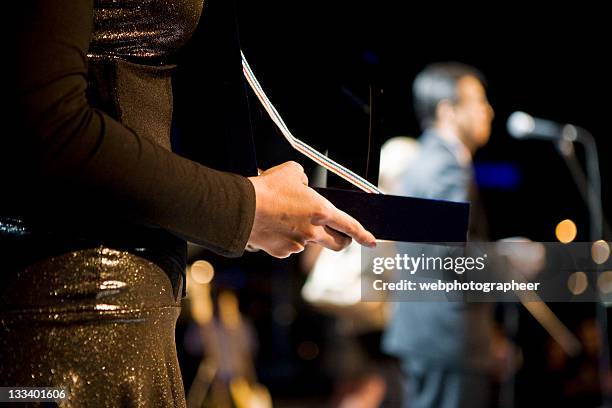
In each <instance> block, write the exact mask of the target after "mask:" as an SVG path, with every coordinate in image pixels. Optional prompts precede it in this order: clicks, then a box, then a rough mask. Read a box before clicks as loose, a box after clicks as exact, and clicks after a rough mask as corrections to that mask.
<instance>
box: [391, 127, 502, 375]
mask: <svg viewBox="0 0 612 408" xmlns="http://www.w3.org/2000/svg"><path fill="white" fill-rule="evenodd" d="M420 142H421V148H420V150H419V154H418V157H417V158H416V159H415V160H414V162H413V163H412V164H410V165H409V166H407V167H406V170H405V171H404V175H403V182H402V183H401V187H400V189H399V191H395V192H393V193H396V194H400V195H406V196H413V197H421V198H430V199H441V200H449V201H472V202H473V201H474V200H473V199H472V200H470V198H472V197H470V196H471V195H472V194H471V193H472V192H473V191H474V188H473V181H472V180H473V168H472V165H471V160H470V158H469V157H467V158H466V157H464V156H462V154H463V151H462V149H463V150H465V148H464V147H463V146H461V145H459V144H458V143H453V142H451V141H448V140H446V139H444V138H442V137H441V136H440V135H439V134H437V133H436V132H435V131H434V130H431V129H430V130H427V131H425V132H424V134H423V135H422V136H421V139H420ZM477 208H478V205H474V203H473V205H472V210H474V209H477ZM480 219H481V217H478V216H476V215H475V214H471V215H470V230H471V231H474V230H477V229H479V228H478V227H482V223H481V222H478V221H476V220H480ZM473 235H474V234H473V232H471V233H470V236H471V237H473ZM397 250H398V252H399V253H415V254H416V255H420V254H421V253H424V254H425V255H428V256H432V255H434V254H433V252H436V254H435V255H440V253H439V252H440V247H439V246H436V247H434V248H432V247H428V246H422V245H417V244H410V243H398V248H397ZM442 256H443V255H442ZM490 316H491V307H490V305H487V304H466V303H463V302H461V301H448V302H440V301H437V302H417V301H411V302H398V303H397V304H396V305H395V309H394V313H393V317H392V319H391V321H390V323H389V326H388V328H387V330H386V333H385V336H384V338H383V348H384V350H385V351H386V352H388V353H389V354H392V355H395V356H397V357H399V358H400V359H403V360H408V359H409V360H411V361H412V362H413V363H414V361H419V362H421V363H422V364H423V365H428V364H435V365H438V366H446V367H461V366H469V367H472V368H485V367H486V366H488V364H489V361H490V356H489V333H490V329H491V327H490V325H491V317H490Z"/></svg>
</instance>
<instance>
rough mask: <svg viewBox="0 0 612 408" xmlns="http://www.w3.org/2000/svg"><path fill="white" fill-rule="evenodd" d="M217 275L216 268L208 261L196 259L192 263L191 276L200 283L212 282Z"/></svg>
mask: <svg viewBox="0 0 612 408" xmlns="http://www.w3.org/2000/svg"><path fill="white" fill-rule="evenodd" d="M214 276H215V269H214V268H213V266H212V265H211V264H210V262H207V261H195V262H194V263H193V264H192V265H191V277H192V278H193V280H194V281H196V282H197V283H199V284H202V285H203V284H206V283H210V281H211V280H212V279H213V277H214Z"/></svg>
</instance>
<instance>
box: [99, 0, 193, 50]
mask: <svg viewBox="0 0 612 408" xmlns="http://www.w3.org/2000/svg"><path fill="white" fill-rule="evenodd" d="M202 6H203V0H96V1H95V2H94V32H93V36H92V39H91V43H90V46H89V51H90V53H91V54H93V55H101V56H116V57H120V58H123V59H126V60H132V61H134V60H137V59H149V60H150V59H165V58H167V57H169V56H171V55H172V54H173V53H175V52H176V50H178V49H179V48H180V47H182V46H183V45H184V44H185V43H186V42H187V40H188V39H189V37H190V36H191V34H192V33H193V31H194V30H195V28H196V25H197V23H198V20H199V19H200V14H201V12H202Z"/></svg>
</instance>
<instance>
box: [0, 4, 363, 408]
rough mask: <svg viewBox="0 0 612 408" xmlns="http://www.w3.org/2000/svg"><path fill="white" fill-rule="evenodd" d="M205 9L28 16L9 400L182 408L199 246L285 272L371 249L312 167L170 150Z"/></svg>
mask: <svg viewBox="0 0 612 408" xmlns="http://www.w3.org/2000/svg"><path fill="white" fill-rule="evenodd" d="M202 2H203V0H96V1H95V2H94V1H93V0H38V1H36V0H23V1H19V2H15V3H16V4H14V5H13V6H14V7H15V8H16V10H15V11H14V13H12V14H11V18H10V20H11V24H14V27H12V29H11V30H10V31H11V32H12V33H13V34H14V36H10V37H9V39H8V42H9V47H7V49H8V50H9V51H7V57H8V59H7V61H8V63H7V65H8V66H9V67H10V75H9V76H7V78H10V80H9V82H10V84H9V85H10V86H9V87H10V88H11V91H12V92H13V94H11V93H9V96H10V97H11V99H9V101H10V104H9V105H10V108H9V111H8V115H7V117H8V118H9V120H7V121H6V122H7V124H11V125H13V126H7V128H5V134H4V135H3V136H2V137H0V152H2V154H3V157H2V160H0V163H1V164H0V186H2V200H1V203H0V204H1V205H0V255H1V257H2V262H3V263H2V271H1V273H0V330H1V331H0V386H6V387H26V386H28V387H59V388H62V389H64V390H65V391H66V398H65V399H63V400H61V401H60V406H79V407H81V406H95V407H101V406H125V405H128V406H155V407H164V406H183V405H184V404H185V400H184V392H183V386H182V383H181V377H180V371H179V368H178V364H177V358H176V350H175V344H174V325H175V322H176V318H177V316H178V314H179V303H180V299H181V297H182V294H183V285H184V284H183V275H184V271H185V259H186V241H192V242H194V243H197V244H199V245H202V246H204V247H206V248H208V249H210V250H213V251H215V252H217V253H219V254H222V255H225V256H239V255H240V254H241V253H242V252H243V251H244V249H245V247H246V246H247V245H248V246H249V247H251V248H255V249H263V250H264V251H266V252H268V253H270V254H272V255H274V256H280V257H284V256H288V255H289V254H291V253H293V252H299V251H300V250H302V249H303V247H304V245H306V244H307V243H308V242H318V243H321V244H323V245H325V246H327V247H329V248H334V249H339V248H342V247H344V246H345V245H347V244H348V242H349V241H350V238H348V237H346V235H343V234H340V233H338V230H339V231H341V232H343V233H345V234H347V235H349V236H351V237H353V238H356V239H357V240H358V241H359V242H361V243H364V244H372V243H373V241H374V238H373V237H372V236H371V234H369V233H368V232H367V231H365V230H364V229H363V228H362V227H361V226H360V225H359V224H358V223H357V222H356V221H355V220H353V219H352V218H350V217H348V216H347V215H346V214H344V213H342V212H340V211H339V210H337V209H335V208H334V207H333V206H332V205H331V204H329V203H328V202H327V201H325V200H324V199H323V198H322V197H320V196H319V195H318V194H316V193H315V192H314V190H312V189H310V188H308V187H307V180H306V177H305V175H304V173H303V170H302V168H301V167H300V166H299V165H297V164H296V163H285V164H283V165H280V166H277V167H274V168H272V169H270V170H268V171H266V172H264V173H263V174H262V175H260V176H257V177H251V178H246V177H242V176H239V175H236V174H230V173H225V172H220V171H215V170H213V169H210V168H207V167H205V166H202V165H200V164H198V163H196V162H193V161H190V160H188V159H186V158H183V157H180V156H179V155H177V154H175V153H173V152H172V151H171V150H172V149H171V143H170V129H171V126H170V125H171V120H172V100H173V96H172V89H171V75H172V69H173V65H172V63H173V60H172V57H173V56H174V55H175V53H176V51H177V50H178V49H179V48H181V47H182V46H183V45H184V44H185V43H186V42H187V40H188V39H189V37H190V36H191V34H192V32H193V31H194V29H195V28H196V26H197V24H198V21H199V18H200V14H201V12H202V8H203V4H202ZM9 129H10V130H9ZM207 137H211V136H210V135H207ZM281 215H282V216H281ZM330 226H331V227H333V229H332V228H330Z"/></svg>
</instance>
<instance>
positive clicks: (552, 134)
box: [506, 112, 568, 140]
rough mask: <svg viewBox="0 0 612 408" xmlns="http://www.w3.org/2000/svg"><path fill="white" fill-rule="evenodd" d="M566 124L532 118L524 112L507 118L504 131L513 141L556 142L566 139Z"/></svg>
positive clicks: (515, 113)
mask: <svg viewBox="0 0 612 408" xmlns="http://www.w3.org/2000/svg"><path fill="white" fill-rule="evenodd" d="M567 126H568V125H566V124H561V123H557V122H553V121H550V120H546V119H540V118H534V117H533V116H531V115H529V114H527V113H525V112H514V113H513V114H512V115H510V116H509V117H508V121H507V122H506V129H507V130H508V133H509V134H510V136H512V137H513V138H515V139H544V140H557V139H561V138H562V137H567V136H568V135H567V133H566V129H567Z"/></svg>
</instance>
